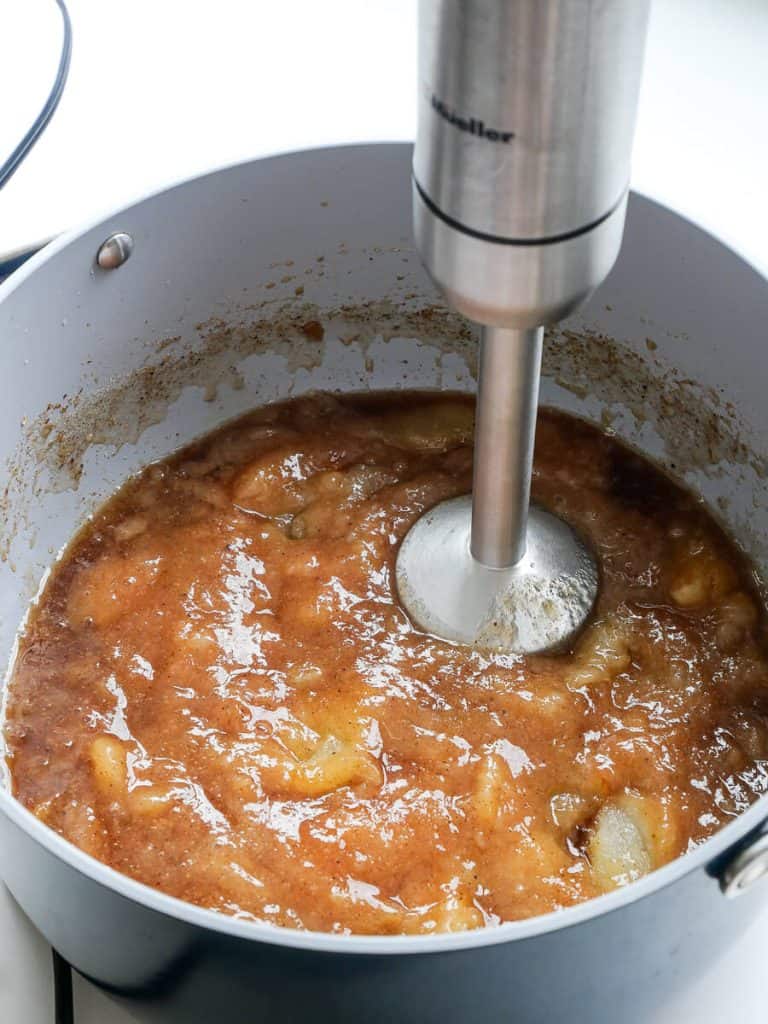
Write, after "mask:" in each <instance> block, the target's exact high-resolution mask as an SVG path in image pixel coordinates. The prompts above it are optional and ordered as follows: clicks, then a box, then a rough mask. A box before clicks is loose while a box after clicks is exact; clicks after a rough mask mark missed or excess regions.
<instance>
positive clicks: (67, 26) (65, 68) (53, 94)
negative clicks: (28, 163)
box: [0, 0, 72, 188]
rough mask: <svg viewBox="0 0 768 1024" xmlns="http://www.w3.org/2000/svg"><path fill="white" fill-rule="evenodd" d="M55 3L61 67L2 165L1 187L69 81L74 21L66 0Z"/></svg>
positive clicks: (41, 127) (49, 116)
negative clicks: (61, 31) (60, 29)
mask: <svg viewBox="0 0 768 1024" xmlns="http://www.w3.org/2000/svg"><path fill="white" fill-rule="evenodd" d="M55 3H56V5H57V6H58V8H59V10H60V11H61V18H62V21H63V23H64V38H63V40H62V44H61V57H60V58H59V67H58V70H57V72H56V79H55V81H54V83H53V87H52V88H51V91H50V93H49V94H48V99H47V100H46V101H45V103H44V104H43V109H42V110H41V111H40V113H39V114H38V115H37V117H36V118H35V120H34V123H33V124H32V127H31V128H30V129H29V131H28V132H27V133H26V135H25V136H24V138H23V139H22V140H21V142H20V143H19V144H18V146H17V147H16V148H15V149H14V151H13V152H12V153H11V155H10V156H9V157H8V159H7V160H6V161H5V163H4V164H2V165H0V188H2V187H3V185H5V184H7V182H8V180H9V179H10V178H11V176H12V175H13V174H14V173H15V172H16V171H17V170H18V168H19V165H20V164H21V162H22V160H23V159H24V157H25V156H26V155H27V153H28V152H29V151H30V149H31V148H32V147H33V146H34V144H35V143H36V142H37V140H38V139H39V138H40V136H41V135H42V133H43V131H44V130H45V127H46V125H47V124H48V122H49V121H50V120H51V118H52V117H53V113H54V111H55V110H56V107H58V105H59V100H60V99H61V94H62V92H63V91H64V84H65V82H66V81H67V75H68V73H69V60H70V57H71V56H72V22H71V21H70V20H69V12H68V11H67V7H66V4H65V3H64V0H55Z"/></svg>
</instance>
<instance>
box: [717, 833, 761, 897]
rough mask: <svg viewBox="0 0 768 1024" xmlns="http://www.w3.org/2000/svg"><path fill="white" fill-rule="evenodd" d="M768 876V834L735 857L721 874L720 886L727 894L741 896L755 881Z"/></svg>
mask: <svg viewBox="0 0 768 1024" xmlns="http://www.w3.org/2000/svg"><path fill="white" fill-rule="evenodd" d="M766 876H768V835H762V836H760V838H759V839H757V840H755V842H753V843H751V844H750V845H749V846H747V847H746V849H744V850H742V851H741V852H740V853H738V854H737V855H736V857H734V859H733V860H732V861H731V863H730V864H729V865H728V866H727V867H726V868H725V870H724V871H723V873H722V874H721V876H720V888H721V889H722V891H723V892H724V893H725V895H726V896H740V895H741V894H742V893H743V892H746V891H747V889H749V888H751V887H752V885H754V883H755V882H759V881H760V879H761V878H765V877H766Z"/></svg>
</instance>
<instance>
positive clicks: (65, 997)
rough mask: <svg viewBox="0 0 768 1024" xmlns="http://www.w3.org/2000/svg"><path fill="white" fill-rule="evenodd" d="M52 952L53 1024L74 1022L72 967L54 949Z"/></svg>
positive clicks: (72, 1023) (73, 1023) (70, 1023)
mask: <svg viewBox="0 0 768 1024" xmlns="http://www.w3.org/2000/svg"><path fill="white" fill-rule="evenodd" d="M52 952H53V993H54V994H53V998H54V1007H55V1010H54V1021H55V1024H75V1004H74V1002H73V1000H72V968H71V967H70V966H69V964H68V963H67V961H66V960H65V959H64V957H63V956H60V955H59V954H58V953H57V952H56V950H55V949H54V950H52Z"/></svg>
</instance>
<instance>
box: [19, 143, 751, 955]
mask: <svg viewBox="0 0 768 1024" xmlns="http://www.w3.org/2000/svg"><path fill="white" fill-rule="evenodd" d="M374 147H375V148H377V149H378V148H384V147H387V148H397V149H400V150H405V149H406V148H412V147H411V143H409V142H373V143H362V144H355V145H345V144H340V145H336V146H322V147H315V148H310V149H304V150H294V151H289V152H281V153H276V154H274V155H270V156H263V157H259V158H257V159H255V160H243V161H238V162H236V163H233V164H227V165H224V166H221V167H218V168H216V169H214V170H212V171H208V172H206V173H205V174H201V175H194V176H192V177H188V178H185V179H183V180H181V181H179V182H177V183H175V184H172V185H169V186H165V187H162V188H158V189H156V190H154V191H152V192H150V193H148V194H146V195H144V196H142V197H141V198H138V199H137V200H136V201H135V202H132V203H130V204H128V205H124V206H121V207H119V208H118V209H115V210H113V211H112V212H110V213H108V214H106V215H104V216H100V217H98V218H96V219H94V220H93V221H91V222H89V223H87V224H86V225H85V226H83V227H78V228H74V229H72V230H70V231H67V232H65V233H64V234H62V235H60V236H59V237H58V238H56V239H55V240H54V241H52V242H50V243H49V244H48V245H46V246H45V247H44V248H43V249H41V250H40V251H39V252H38V253H36V254H35V255H34V256H32V257H31V258H30V259H29V260H27V261H26V263H25V264H24V265H23V266H22V267H20V268H19V269H18V270H17V271H15V272H14V273H13V274H12V275H11V276H10V277H9V278H8V280H7V281H6V282H5V283H3V284H1V285H0V302H2V301H3V300H4V299H6V298H7V297H8V296H10V295H11V294H12V293H13V292H15V291H16V289H17V288H19V287H21V286H22V285H23V284H24V283H25V282H26V281H27V279H28V278H29V277H30V276H31V275H32V274H34V273H36V272H37V271H38V270H39V269H41V268H43V267H45V266H46V264H48V263H50V262H51V261H52V260H53V259H54V258H55V257H56V256H57V255H58V254H59V253H60V252H61V251H62V250H63V249H65V248H68V247H69V246H72V245H75V244H77V243H78V242H80V241H81V240H82V239H83V238H84V236H86V235H88V234H90V232H92V231H94V230H96V229H97V228H99V229H101V230H102V231H104V232H105V233H107V234H108V233H109V231H110V228H111V227H112V226H113V225H114V221H115V220H116V219H117V218H120V217H121V216H123V215H124V214H126V213H128V212H129V211H131V210H133V209H135V208H136V207H138V206H140V205H142V204H143V203H144V202H146V201H147V200H149V199H152V198H154V197H157V196H160V195H163V194H165V193H167V192H171V191H174V190H176V189H184V188H185V187H187V186H189V185H192V184H193V183H194V184H198V183H199V182H200V181H202V180H204V179H206V178H213V177H215V176H217V175H219V174H222V173H226V172H227V171H232V170H234V169H236V168H243V167H246V166H247V165H250V164H262V163H264V162H280V161H283V160H291V161H294V160H297V159H299V160H307V161H311V160H312V158H313V156H315V155H316V154H318V153H325V152H327V151H328V150H334V151H337V152H338V153H339V155H340V156H350V155H352V154H354V153H355V151H369V150H371V149H372V148H374ZM675 216H679V215H677V214H675ZM680 219H681V220H682V219H685V218H682V217H681V218H680ZM699 230H700V231H702V234H705V235H706V234H707V233H706V232H704V231H703V230H702V229H699ZM709 237H710V238H711V237H712V236H709ZM712 240H713V241H715V242H716V243H717V244H718V245H720V246H722V248H724V249H726V250H727V251H728V253H729V255H730V256H731V257H732V258H733V259H738V260H739V261H740V262H746V261H744V260H742V259H741V257H740V256H738V255H737V254H736V253H734V252H733V250H731V249H729V248H728V246H726V245H724V243H722V242H719V241H718V240H717V239H712ZM751 269H753V270H754V268H751ZM758 276H762V275H759V274H758ZM767 287H768V283H767ZM4 775H5V778H4V779H3V780H2V781H0V811H1V812H2V813H4V814H5V815H6V817H7V818H8V819H9V820H10V821H11V823H12V824H13V825H15V826H17V827H18V828H20V829H21V830H22V831H23V832H25V833H26V834H27V835H28V836H29V837H30V838H31V839H33V840H34V841H35V842H37V843H39V844H40V845H41V846H42V847H43V848H44V849H45V850H47V851H48V852H49V853H51V854H52V855H53V856H54V857H57V858H58V859H59V860H61V861H63V862H64V863H65V864H67V865H68V866H69V867H71V868H72V869H74V870H75V871H77V872H78V873H79V874H81V875H83V876H85V877H86V878H89V879H91V880H93V881H94V882H96V883H98V884H100V885H103V886H104V887H105V888H107V889H109V890H112V891H113V892H115V893H117V894H119V895H120V896H123V897H125V898H126V899H129V900H132V901H134V902H136V903H138V904H140V905H141V906H143V907H146V908H148V909H149V910H154V911H156V912H158V913H160V914H163V915H165V916H167V917H170V918H174V919H176V920H178V921H181V922H184V923H186V924H189V925H193V926H196V927H199V928H202V929H206V930H210V931H214V932H219V933H221V934H223V935H228V936H231V937H233V938H239V939H246V940H249V941H255V942H265V943H269V944H270V945H275V946H282V947H287V948H293V949H300V950H312V951H313V952H323V953H344V954H354V955H387V956H392V955H403V954H416V953H420V954H425V953H442V952H448V951H459V950H471V949H480V948H483V947H486V946H495V945H498V944H500V943H504V942H512V941H519V940H525V939H530V938H534V937H536V936H539V935H544V934H546V933H548V932H553V931H559V930H560V929H564V928H571V927H574V926H576V925H579V924H583V923H585V922H587V921H590V920H592V919H593V918H597V917H601V916H603V915H604V914H609V913H612V912H614V911H617V910H620V909H621V908H623V907H626V906H629V905H630V904H632V903H635V902H636V901H638V900H640V899H643V898H644V897H646V896H649V895H651V894H653V893H655V892H658V891H659V890H661V889H663V888H665V887H666V886H669V885H672V884H674V883H675V882H677V881H678V880H679V879H681V878H682V877H683V876H684V875H687V874H689V873H690V872H693V871H696V870H698V869H707V868H708V867H709V866H710V865H712V863H713V862H714V861H715V860H716V859H717V858H720V857H721V856H722V855H723V854H724V853H726V852H727V851H729V849H733V852H734V853H735V852H736V847H737V844H739V843H740V841H741V840H743V839H744V837H745V836H746V835H747V834H748V833H749V832H751V831H753V830H756V829H758V828H759V827H760V826H761V825H764V824H765V823H766V822H768V794H767V795H765V796H763V797H761V798H759V799H758V800H757V801H756V802H755V803H754V804H753V805H752V806H751V807H749V808H748V809H747V810H746V811H744V812H742V813H741V814H739V815H738V817H736V818H735V819H734V820H733V821H731V822H729V824H727V825H725V826H724V827H723V828H721V829H720V830H719V831H718V832H717V833H716V834H715V835H714V836H712V837H711V838H710V839H708V840H707V841H706V842H704V843H702V844H701V846H698V847H696V848H695V849H694V850H692V851H690V852H688V853H685V854H683V855H681V856H680V857H678V858H676V859H675V860H674V861H672V862H671V863H669V864H667V865H665V866H664V867H662V868H659V869H657V870H656V871H653V872H651V874H649V875H647V876H645V877H644V878H642V879H640V880H639V881H636V882H633V883H631V884H630V885H628V886H626V887H625V888H623V889H618V890H615V891H614V892H611V893H607V894H605V895H602V896H598V897H595V898H593V899H590V900H587V901H585V902H584V903H580V904H577V905H576V906H573V907H567V908H565V909H562V910H555V911H551V912H549V913H547V914H542V915H538V916H536V917H531V918H526V919H523V920H521V921H510V922H507V923H504V924H500V925H497V926H489V927H485V928H478V929H476V930H473V931H467V932H459V933H445V934H440V935H337V934H333V933H329V932H317V931H300V930H298V929H295V928H287V927H285V926H282V925H274V924H269V923H264V922H257V921H250V920H242V919H238V918H235V917H230V916H229V915H226V914H222V913H220V912H218V911H215V910H208V909H206V908H204V907H199V906H197V905H196V904H193V903H188V902H186V901H184V900H181V899H178V898H176V897H174V896H169V895H167V894H166V893H163V892H161V891H159V890H157V889H153V888H152V887H150V886H148V885H145V884H144V883H143V882H137V881H135V880H134V879H132V878H130V877H129V876H128V875H124V874H122V873H121V872H119V871H117V870H115V869H114V868H111V867H108V866H107V865H106V864H104V863H102V862H101V861H99V860H96V859H95V858H94V857H91V856H90V855H89V854H87V853H85V852H84V851H83V850H81V849H80V848H79V847H77V846H75V845H74V844H73V843H71V842H69V840H67V839H65V838H64V837H63V836H60V835H59V834H58V833H56V832H54V831H53V829H51V828H49V827H48V826H47V825H45V824H43V823H42V822H41V821H39V820H38V819H37V818H36V817H35V816H34V815H33V814H32V813H31V811H28V810H27V809H26V808H25V807H24V806H23V805H22V804H21V803H20V802H19V801H18V800H16V798H15V797H14V796H13V795H12V794H11V792H10V790H9V788H8V781H9V779H8V775H9V773H8V772H5V773H4ZM718 874H719V871H718ZM712 884H713V885H716V884H717V878H716V876H714V873H713V879H712ZM723 898H725V897H723Z"/></svg>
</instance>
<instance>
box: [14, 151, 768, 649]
mask: <svg viewBox="0 0 768 1024" xmlns="http://www.w3.org/2000/svg"><path fill="white" fill-rule="evenodd" d="M409 164H410V147H407V146H404V145H403V146H397V145H393V146H390V145H388V146H379V147H355V148H348V149H339V150H320V151H314V152H309V153H305V154H297V155H292V156H287V157H281V158H276V159H274V160H272V161H261V162H257V163H254V164H251V165H243V166H241V167H236V168H232V169H230V170H227V171H224V172H220V173H219V174H216V175H211V176H208V177H206V178H202V179H198V180H197V181H194V182H191V183H188V184H187V185H183V186H179V187H178V188H177V189H174V190H171V191H170V192H167V193H164V194H160V195H158V196H155V197H153V198H151V199H149V200H147V201H145V202H142V203H139V204H137V205H136V206H135V207H132V208H130V209H128V210H126V211H124V212H123V213H121V214H119V215H117V216H115V217H113V218H110V219H109V220H108V221H106V222H103V223H102V224H101V225H99V226H97V227H96V228H94V229H92V230H90V231H87V232H85V234H83V235H82V236H81V237H79V238H77V239H76V240H74V241H73V242H71V243H69V244H67V243H65V242H62V243H55V246H54V247H53V249H52V251H51V252H49V253H47V254H41V255H40V256H39V257H36V258H35V260H34V261H33V263H32V265H30V266H28V267H27V268H25V270H23V271H22V272H21V274H20V275H18V276H17V281H16V282H11V283H10V284H9V285H7V286H5V288H4V289H3V291H5V293H6V294H5V297H4V301H2V302H1V303H0V338H2V346H1V348H0V363H1V365H2V379H3V380H4V381H5V382H6V394H5V397H4V401H3V403H2V404H1V405H0V456H2V457H3V459H4V460H5V461H6V466H7V471H6V483H7V488H6V494H5V499H4V502H5V507H4V510H3V511H4V516H3V519H4V523H3V528H2V530H1V531H0V544H1V545H2V554H3V556H4V560H3V561H2V563H0V661H2V662H3V663H4V664H6V663H7V662H8V660H9V658H10V656H11V653H12V648H13V640H14V636H15V634H16V631H17V627H18V624H19V622H20V621H21V620H22V618H23V616H24V615H25V612H26V610H27V608H28V605H29V600H30V597H31V596H32V595H33V594H34V593H35V592H36V590H37V589H38V587H39V584H40V580H41V578H42V577H43V575H44V573H45V571H46V569H47V567H48V566H50V564H51V563H52V562H53V560H54V559H55V556H56V554H57V552H59V551H60V549H61V548H62V546H63V545H65V544H66V543H67V542H68V540H69V539H70V538H71V536H72V535H73V533H74V532H75V530H76V529H77V528H78V527H79V526H80V525H81V524H82V522H83V520H84V518H85V517H86V516H87V514H88V513H89V512H90V511H91V510H92V509H93V508H94V507H95V506H96V505H98V503H99V502H100V501H102V500H103V499H104V498H105V497H107V496H108V495H109V494H110V493H112V492H113V491H114V489H115V488H116V487H117V486H119V484H120V483H121V482H122V481H123V480H124V479H125V478H126V477H127V476H128V475H129V474H131V473H133V472H135V471H136V470H138V469H139V468H140V467H141V466H142V465H144V464H145V463H146V462H148V461H150V460H154V459H157V458H160V457H162V456H164V455H166V454H167V453H168V452H170V451H172V450H174V449H176V448H178V447H179V446H180V445H181V444H183V443H184V442H186V441H188V440H191V439H192V438H193V437H195V436H197V435H199V434H201V433H203V432H205V431H207V430H209V429H211V428H212V427H213V426H215V425H217V424H219V423H221V422H223V421H225V420H227V419H229V418H231V417H233V416H235V415H237V414H238V413H240V412H242V411H244V410H246V409H248V408H251V407H253V406H255V405H260V404H263V403H266V402H270V401H273V400H275V399H279V398H283V397H286V396H288V395H296V394H299V393H301V392H304V391H308V390H313V389H321V388H322V389H339V390H361V389H367V388H369V389H383V388H393V387H395V388H448V389H462V390H471V389H472V388H473V386H474V378H473V364H474V354H475V342H474V338H473V336H472V334H471V332H469V331H468V330H467V328H466V325H464V324H463V323H461V321H459V320H457V319H456V318H454V317H452V316H451V315H450V314H447V313H446V312H445V311H441V309H440V308H439V300H438V299H437V296H436V294H435V292H434V289H433V288H432V286H431V285H430V283H429V281H428V280H427V279H426V277H425V275H424V273H423V271H422V269H421V267H420V265H419V261H418V258H417V257H416V255H415V254H414V252H413V249H412V244H411V240H410V194H409ZM115 230H123V231H128V232H129V233H130V234H131V235H133V237H134V240H135V252H134V254H133V256H132V257H131V259H130V260H129V261H128V263H126V264H125V265H124V266H123V267H121V268H120V269H118V270H116V271H112V272H103V271H99V270H94V264H93V260H94V254H95V252H96V250H97V248H98V246H99V244H100V243H101V242H102V241H103V240H104V238H106V237H107V236H108V235H109V234H110V233H111V232H112V231H115ZM436 304H437V305H436ZM425 310H426V312H425ZM311 321H321V322H322V323H323V325H324V328H325V336H324V338H323V340H322V341H321V342H318V341H317V340H313V339H312V338H311V337H308V336H307V333H305V332H304V331H303V330H302V326H303V325H304V324H306V323H307V322H311ZM767 323H768V286H766V284H765V282H763V281H762V280H761V279H760V278H759V277H758V276H757V275H756V274H755V273H754V272H753V271H751V270H750V269H749V268H748V267H746V266H745V265H744V264H742V263H741V262H740V261H738V260H737V259H736V257H734V256H733V255H732V254H730V253H728V252H727V250H725V249H723V248H722V247H720V246H719V245H718V244H717V243H715V242H713V241H712V240H711V239H709V238H707V236H705V235H703V234H702V233H700V232H699V231H698V230H697V229H695V228H692V227H691V226H690V225H688V224H686V223H685V222H682V221H679V220H678V219H677V218H675V217H674V216H673V215H672V214H670V213H669V212H668V211H664V210H662V209H660V208H658V207H655V206H653V204H650V203H647V202H646V201H644V200H634V201H633V203H632V204H631V208H630V214H629V221H628V227H627V234H626V240H625V245H624V250H623V253H622V256H621V258H620V262H619V265H618V266H617V268H616V270H615V271H614V273H613V275H612V276H611V278H610V279H609V281H608V282H607V283H606V285H605V286H604V288H603V289H602V290H601V291H600V293H599V294H598V296H596V298H595V299H594V300H593V302H592V303H591V304H590V306H589V307H588V308H587V309H586V310H585V311H584V312H583V313H582V314H581V315H580V316H579V317H578V318H576V319H575V320H573V321H571V322H570V323H569V324H567V325H565V329H563V330H557V331H555V332H553V334H552V336H551V337H550V338H549V340H548V343H547V354H546V357H545V374H546V376H545V381H544V384H543V391H542V399H543V401H544V402H545V403H548V404H553V405H557V406H559V407H561V408H566V409H569V410H571V411H573V412H576V413H578V414H580V415H583V416H586V417H588V418H589V419H592V420H595V421H597V422H601V421H602V422H604V423H605V424H607V425H608V426H610V427H611V428H612V429H615V430H616V431H617V433H619V434H620V435H621V436H622V437H624V438H625V439H627V440H628V441H630V442H631V443H632V444H634V445H636V446H637V447H638V448H640V449H641V450H643V451H644V452H646V453H648V454H649V455H651V456H652V457H653V458H655V459H657V460H658V461H660V462H662V463H664V464H666V465H668V466H670V468H672V469H673V472H674V473H675V475H677V476H678V477H684V478H685V479H686V480H687V481H688V482H689V483H690V484H691V485H692V486H693V487H694V488H696V489H697V490H699V491H700V492H701V493H702V494H703V495H704V496H705V498H706V500H707V501H708V502H709V503H710V504H711V506H712V507H713V508H714V510H715V511H716V512H717V514H718V515H719V516H720V518H721V519H722V520H723V521H724V522H725V524H726V525H727V526H728V527H729V529H730V530H731V532H732V534H733V535H734V536H735V537H737V538H738V540H739V541H740V543H741V544H742V545H743V546H744V548H745V549H746V550H747V552H748V553H749V554H750V555H751V556H752V557H753V558H754V560H755V563H756V565H757V566H758V567H759V569H760V570H761V571H762V570H763V569H764V568H766V567H767V566H768V517H767V516H766V515H764V513H763V511H762V510H763V509H764V508H765V506H766V504H767V502H766V497H767V495H766V460H765V457H766V455H767V454H768V410H766V406H765V401H764V392H763V387H762V380H761V378H762V372H763V371H762V361H763V339H764V335H765V325H766V324H767ZM310 333H312V332H311V331H310Z"/></svg>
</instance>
